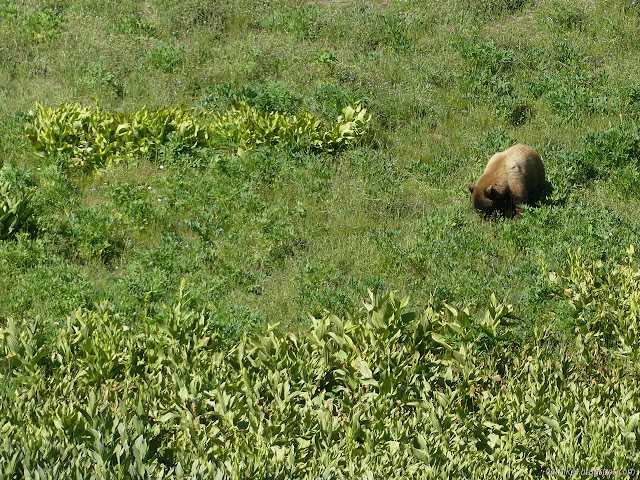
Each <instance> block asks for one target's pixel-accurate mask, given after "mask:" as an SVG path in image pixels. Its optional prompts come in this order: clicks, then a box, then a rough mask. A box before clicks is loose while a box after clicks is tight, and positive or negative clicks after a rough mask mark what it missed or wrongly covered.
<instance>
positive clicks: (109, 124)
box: [25, 103, 370, 169]
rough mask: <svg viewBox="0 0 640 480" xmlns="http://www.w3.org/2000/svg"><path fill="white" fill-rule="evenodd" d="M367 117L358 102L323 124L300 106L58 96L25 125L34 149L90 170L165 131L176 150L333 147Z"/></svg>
mask: <svg viewBox="0 0 640 480" xmlns="http://www.w3.org/2000/svg"><path fill="white" fill-rule="evenodd" d="M369 120H370V116H368V115H367V110H366V109H365V108H363V107H362V105H360V104H356V105H355V106H348V107H345V108H344V109H343V111H342V115H340V116H339V117H338V119H337V121H336V122H335V124H334V125H332V126H331V127H330V128H328V129H326V128H325V127H324V126H323V125H322V124H321V122H320V121H319V120H317V119H316V118H315V117H314V116H313V115H312V114H310V113H308V112H306V111H303V112H300V113H297V114H295V115H288V114H284V113H279V112H273V111H272V112H264V111H261V110H258V109H257V108H255V107H252V106H250V105H248V104H246V103H237V104H236V105H235V106H233V107H231V108H230V109H229V110H227V111H225V112H206V111H203V112H196V111H195V110H194V109H187V108H180V107H173V108H156V109H151V110H149V109H147V108H142V109H139V110H136V111H134V112H130V113H126V114H125V113H120V112H116V111H113V110H105V109H102V108H100V107H85V106H82V105H79V104H68V103H65V104H62V105H60V106H59V107H53V108H52V107H46V106H44V105H42V104H36V107H35V110H34V111H33V112H32V113H31V122H29V123H27V125H26V126H25V130H26V133H27V137H28V138H29V140H30V141H31V143H32V145H33V147H34V149H35V150H36V151H37V152H39V153H41V154H43V155H47V156H50V157H51V156H62V157H67V158H69V159H70V162H71V164H72V165H74V166H78V167H83V168H85V169H93V168H96V167H101V166H104V165H106V164H107V163H118V162H119V161H120V160H122V159H126V158H130V157H133V156H145V155H149V154H152V153H154V152H157V150H158V149H159V148H160V147H161V146H162V145H163V144H164V143H165V142H166V141H167V139H169V138H174V139H177V142H178V143H179V144H180V147H179V148H178V149H179V150H189V151H190V150H194V149H197V148H202V147H213V148H216V149H235V150H237V151H238V152H240V153H241V152H243V151H245V150H248V149H251V148H253V147H255V146H259V145H263V144H266V145H279V144H287V145H292V146H295V147H298V148H302V149H309V150H313V151H320V152H322V151H324V152H334V151H336V150H340V149H342V148H344V147H346V146H348V145H350V144H351V143H352V142H353V141H354V140H355V139H356V138H357V137H359V136H361V135H362V134H363V133H364V131H365V129H366V126H367V123H368V122H369Z"/></svg>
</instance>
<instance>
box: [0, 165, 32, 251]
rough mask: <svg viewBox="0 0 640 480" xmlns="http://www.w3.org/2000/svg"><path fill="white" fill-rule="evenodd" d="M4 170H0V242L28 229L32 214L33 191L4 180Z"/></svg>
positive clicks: (6, 179)
mask: <svg viewBox="0 0 640 480" xmlns="http://www.w3.org/2000/svg"><path fill="white" fill-rule="evenodd" d="M6 170H7V169H6V168H4V167H3V168H2V169H1V170H0V240H6V239H8V238H10V237H13V236H15V234H16V233H18V232H19V231H20V230H21V229H24V228H26V227H28V226H29V221H30V217H31V215H32V214H33V207H32V205H31V197H32V196H33V190H25V189H23V188H21V187H20V186H19V185H16V184H15V183H14V182H12V181H11V180H10V179H8V178H6V176H5V175H3V174H4V173H5V172H6Z"/></svg>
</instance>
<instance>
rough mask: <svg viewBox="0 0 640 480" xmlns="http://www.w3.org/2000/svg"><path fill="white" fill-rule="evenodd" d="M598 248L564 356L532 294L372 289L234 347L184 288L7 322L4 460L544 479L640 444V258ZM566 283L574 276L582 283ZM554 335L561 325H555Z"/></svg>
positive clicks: (559, 277) (198, 470) (171, 472)
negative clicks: (532, 311)
mask: <svg viewBox="0 0 640 480" xmlns="http://www.w3.org/2000/svg"><path fill="white" fill-rule="evenodd" d="M632 254H633V249H632V248H631V249H630V250H629V260H628V261H627V262H625V263H624V264H623V265H621V266H617V265H616V266H611V267H606V268H605V267H604V266H603V265H602V264H601V263H595V264H592V263H589V262H582V261H581V260H580V258H579V255H577V254H576V255H572V256H571V257H570V258H571V261H570V267H569V269H568V271H567V272H556V273H552V274H551V279H552V280H553V281H554V282H555V283H557V284H558V285H560V287H561V288H560V289H559V291H558V293H559V294H562V293H563V292H564V294H565V295H568V297H569V299H570V302H571V303H572V305H574V306H575V308H576V312H577V318H578V320H577V327H576V346H575V348H568V349H565V348H563V349H562V350H561V351H559V352H557V356H556V355H552V356H551V357H549V356H548V353H546V352H549V351H550V349H549V345H550V344H553V342H554V340H553V335H552V334H551V332H550V331H548V330H547V328H546V327H545V326H544V325H539V326H537V327H536V328H535V340H534V341H533V342H531V343H530V344H526V345H517V344H516V343H512V340H513V337H512V334H511V325H513V324H514V322H516V321H517V320H516V319H515V318H514V317H513V314H512V308H511V306H509V305H503V304H500V303H498V302H497V301H496V299H495V297H492V298H491V302H490V304H489V305H488V308H487V310H486V313H485V315H484V317H483V318H482V319H477V320H476V319H473V318H470V316H469V312H468V311H467V310H459V309H456V308H454V307H452V306H450V305H447V304H444V306H437V305H434V304H433V303H431V304H430V305H429V306H428V307H427V308H426V309H425V310H423V311H421V312H417V313H412V312H409V311H406V307H407V305H408V300H407V299H406V298H405V299H397V298H396V297H395V296H394V295H392V294H390V295H388V296H384V297H382V296H379V295H377V294H371V296H370V298H369V300H368V301H367V302H365V305H364V308H362V309H361V310H359V311H358V312H356V313H355V314H354V315H350V316H346V317H344V318H339V317H337V316H335V315H332V314H329V313H326V314H324V315H321V316H318V317H314V318H312V322H311V327H310V328H309V330H308V331H302V332H293V331H287V328H286V326H284V325H282V324H280V325H269V326H266V327H264V329H262V330H261V331H258V332H255V333H251V334H245V335H244V336H243V337H242V339H241V340H240V341H239V342H238V343H237V344H236V345H235V346H233V347H232V348H231V349H230V350H228V351H226V350H221V349H220V348H219V342H220V336H219V334H218V332H217V331H216V329H215V328H213V327H212V326H211V325H212V324H211V323H210V322H209V321H208V320H207V318H206V317H205V316H204V315H203V314H197V313H194V312H189V311H185V310H184V308H183V304H184V301H185V297H184V294H183V293H182V292H181V295H180V301H179V302H178V303H177V304H176V305H175V306H173V307H172V308H170V309H169V308H167V311H166V314H165V315H164V316H163V317H162V320H159V319H158V320H157V321H156V320H154V319H153V318H144V319H143V320H144V321H142V322H140V323H139V324H138V326H132V325H129V324H128V323H127V322H125V320H124V318H123V317H122V316H120V315H119V314H118V313H116V312H113V311H112V310H110V308H109V307H108V306H107V305H101V306H100V307H99V308H97V309H95V310H90V311H86V310H85V311H81V310H78V311H77V312H76V313H75V314H74V315H72V316H70V317H68V318H67V319H66V321H65V322H63V323H62V324H61V325H60V326H58V327H55V329H52V326H51V325H49V324H46V323H44V322H42V321H41V320H39V319H38V318H36V319H20V320H18V321H15V320H9V321H8V323H6V325H4V326H3V328H2V330H1V331H2V336H1V337H0V338H1V339H2V340H1V343H0V358H2V362H1V363H0V365H1V370H0V378H2V385H3V389H2V390H1V391H0V408H1V409H2V411H3V412H5V413H4V415H3V418H2V419H1V420H0V432H2V435H3V438H4V441H3V442H2V444H0V472H2V476H3V477H4V478H22V477H23V476H24V477H32V476H36V475H38V474H39V475H41V477H40V478H62V477H66V478H69V477H76V476H80V477H82V478H156V477H162V478H184V477H185V476H187V477H188V478H247V477H251V478H283V479H284V478H318V476H319V477H321V478H356V477H357V478H360V477H364V478H399V477H402V478H432V477H435V476H439V475H447V476H465V477H467V478H475V477H478V476H480V475H485V474H489V473H491V474H496V473H500V474H501V475H502V476H506V477H509V478H535V477H539V476H540V475H542V474H544V472H545V471H547V470H550V469H555V468H572V467H574V466H578V465H579V466H580V468H586V469H597V468H607V469H623V468H627V467H629V466H631V465H635V464H637V462H638V461H639V460H640V437H639V433H640V432H638V423H639V419H640V414H639V413H638V411H639V409H640V402H639V400H638V399H639V398H640V387H639V385H638V382H637V378H636V374H637V363H636V361H637V358H638V343H637V330H638V325H639V318H638V311H637V310H638V309H637V296H638V291H640V271H639V270H638V269H637V266H636V265H635V263H634V262H633V258H632ZM563 289H564V290H563ZM549 342H551V343H549Z"/></svg>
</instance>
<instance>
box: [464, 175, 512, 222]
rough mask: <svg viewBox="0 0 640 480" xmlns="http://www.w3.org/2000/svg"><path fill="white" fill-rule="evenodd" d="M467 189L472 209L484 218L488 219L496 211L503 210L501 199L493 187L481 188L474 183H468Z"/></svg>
mask: <svg viewBox="0 0 640 480" xmlns="http://www.w3.org/2000/svg"><path fill="white" fill-rule="evenodd" d="M467 187H469V191H470V192H471V203H472V204H473V209H474V210H476V211H479V212H482V213H484V216H485V218H486V217H490V216H491V215H492V214H493V212H495V211H496V210H500V211H502V210H504V207H505V206H504V205H503V203H504V202H503V198H502V196H501V195H500V193H499V192H498V191H497V189H496V188H495V187H494V186H493V185H489V186H487V187H484V188H483V187H482V186H477V185H476V184H475V183H469V184H468V185H467Z"/></svg>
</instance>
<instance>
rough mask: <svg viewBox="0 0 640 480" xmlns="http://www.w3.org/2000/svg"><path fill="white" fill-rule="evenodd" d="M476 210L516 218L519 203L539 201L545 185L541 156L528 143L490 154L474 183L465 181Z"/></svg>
mask: <svg viewBox="0 0 640 480" xmlns="http://www.w3.org/2000/svg"><path fill="white" fill-rule="evenodd" d="M467 186H468V188H469V191H470V192H471V201H472V203H473V208H474V210H476V211H480V212H483V213H484V218H485V219H487V218H489V217H490V216H491V215H492V214H493V213H494V212H496V211H497V212H500V213H502V214H503V215H504V217H505V218H512V219H514V220H516V219H518V218H520V213H521V211H520V205H522V204H525V203H532V202H535V201H537V200H539V199H540V198H541V196H542V194H543V190H544V186H545V173H544V165H543V164H542V159H541V158H540V155H539V154H538V152H536V151H535V150H534V149H533V148H531V147H530V146H529V145H524V144H517V145H513V146H512V147H509V148H507V149H506V150H505V151H504V152H498V153H496V154H494V155H493V156H492V157H491V158H490V159H489V162H488V163H487V166H486V168H485V169H484V172H483V173H482V175H481V176H480V178H479V179H478V181H477V182H476V183H469V184H468V185H467Z"/></svg>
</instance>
